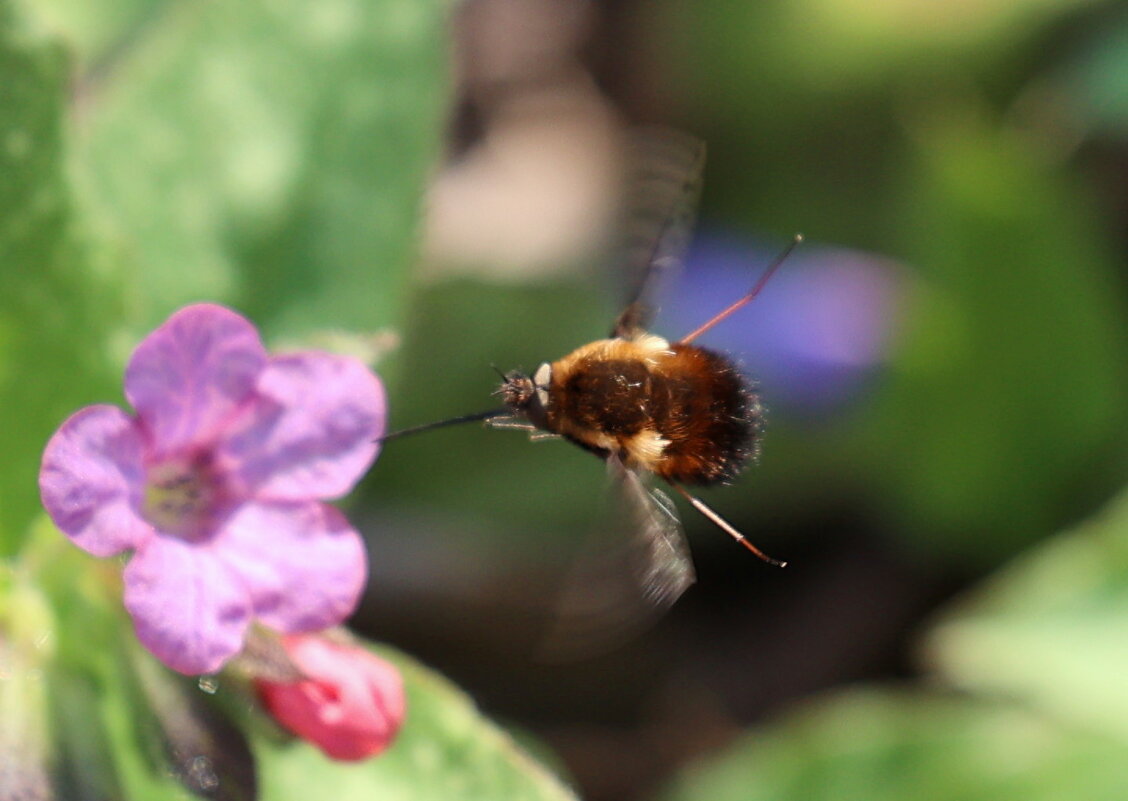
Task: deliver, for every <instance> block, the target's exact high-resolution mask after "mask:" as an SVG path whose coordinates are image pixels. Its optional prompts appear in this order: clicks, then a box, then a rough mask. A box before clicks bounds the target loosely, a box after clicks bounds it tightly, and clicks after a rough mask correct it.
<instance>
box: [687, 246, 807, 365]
mask: <svg viewBox="0 0 1128 801" xmlns="http://www.w3.org/2000/svg"><path fill="white" fill-rule="evenodd" d="M802 241H803V235H802V234H796V235H795V238H794V239H792V240H791V244H789V245H788V246H787V247H785V248H784V249H783V252H782V253H780V254H779V255H778V256H776V260H775V261H773V262H772V263H771V265H770V266H769V267H768V269H766V270H764V274H763V275H761V276H760V278H759V280H757V281H756V283H755V285H754V286H753V287H752V289H751V291H750V292H749V293H748V294H747V295H745V296H744V297H742V298H741V299H740V300H738V301H737V302H736V303H734V304H732V305H731V306H729V307H728V308H727V309H725V310H724V311H722V312H721V313H720V314H718V315H716V316H715V317H713V318H712V319H711V320H709V321H708V322H706V323H705V324H704V325H703V326H701V327H700V328H698V329H697V330H695V331H691V332H690V333H688V334H686V335H685V336H684V337H682V338H681V340H679V341H680V342H681V344H683V345H684V344H685V343H687V342H692V341H693V340H695V339H697V338H698V337H699V336H701V335H702V334H704V333H705V332H706V331H708V330H709V329H710V328H712V327H713V326H715V325H716V324H717V323H719V322H721V321H722V320H725V319H727V318H728V317H729V316H730V315H732V314H734V313H736V312H738V311H740V310H741V309H743V308H744V307H745V306H747V305H748V304H749V303H751V302H752V300H753V299H754V298H755V297H756V296H757V295H759V294H760V290H761V289H763V288H764V286H765V285H766V284H767V283H768V280H769V279H770V278H771V277H772V276H773V275H774V274H775V271H776V270H778V269H779V268H780V265H782V264H783V263H784V262H785V261H787V257H788V256H790V255H791V251H793V250H795V248H796V246H797V245H798V244H799V243H800V242H802Z"/></svg>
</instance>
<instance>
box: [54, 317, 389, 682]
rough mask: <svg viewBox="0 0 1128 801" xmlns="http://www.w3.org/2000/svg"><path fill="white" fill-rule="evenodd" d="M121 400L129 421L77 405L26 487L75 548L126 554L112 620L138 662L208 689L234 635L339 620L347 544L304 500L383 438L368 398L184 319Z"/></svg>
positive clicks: (145, 355) (294, 360) (361, 571)
mask: <svg viewBox="0 0 1128 801" xmlns="http://www.w3.org/2000/svg"><path fill="white" fill-rule="evenodd" d="M125 396H126V398H127V399H128V400H129V402H130V403H131V404H132V405H133V408H134V409H136V410H137V413H136V415H133V416H131V415H129V414H127V413H125V412H123V411H122V410H121V409H119V408H117V407H116V406H107V405H99V406H88V407H86V408H84V409H81V410H80V411H78V412H77V413H75V414H74V415H72V416H71V417H70V418H69V419H68V420H67V421H66V422H64V423H63V425H62V426H61V427H60V428H59V430H58V431H56V432H55V435H54V436H53V437H52V438H51V440H50V442H48V444H47V449H46V451H45V452H44V454H43V465H42V468H41V470H40V474H39V489H40V494H41V496H42V499H43V505H44V507H46V509H47V512H48V514H50V515H51V519H52V520H54V521H55V524H56V525H57V526H58V527H59V528H60V529H61V530H62V531H63V532H64V533H65V534H66V535H67V536H68V537H70V539H71V540H72V541H73V542H74V543H75V544H76V545H78V546H79V547H80V548H82V549H83V550H86V551H88V552H90V553H92V554H94V555H95V556H113V555H114V554H118V553H121V552H123V551H132V552H133V555H132V558H131V559H130V560H129V564H128V565H127V566H126V568H125V573H124V584H125V606H126V609H128V611H129V613H130V615H131V616H132V617H133V622H134V626H135V628H136V631H137V636H138V638H139V639H140V640H141V642H142V643H143V644H144V645H145V647H146V648H148V649H149V650H150V651H152V652H153V653H154V654H155V655H156V656H157V657H158V658H159V659H160V660H161V661H163V662H164V663H165V664H166V665H168V666H169V667H171V668H173V669H175V670H178V671H180V672H182V673H188V674H195V673H209V672H213V671H215V670H218V669H219V668H220V666H221V665H223V663H224V662H225V661H226V660H227V659H228V658H230V657H231V656H233V655H234V654H236V653H238V652H239V650H240V649H241V648H242V646H243V640H244V636H245V634H246V631H247V627H248V625H249V624H250V622H251V620H252V619H255V618H257V619H258V620H259V621H261V622H262V623H263V624H264V625H266V626H268V627H270V628H273V629H276V630H278V631H282V632H301V631H313V630H318V629H323V628H325V627H327V626H331V625H335V624H337V623H339V622H340V621H341V620H343V619H344V618H345V617H346V616H347V615H349V614H350V613H351V612H352V610H353V609H354V608H355V606H356V603H357V600H358V598H359V595H360V592H361V590H362V589H363V586H364V582H365V578H366V574H367V564H366V560H365V552H364V547H363V543H362V542H361V539H360V536H359V535H358V534H357V533H356V532H355V531H354V530H353V529H352V527H351V526H350V525H349V523H348V521H347V520H346V519H345V517H344V516H343V515H342V514H341V513H340V512H339V511H337V510H336V509H335V508H333V507H331V506H328V505H326V504H324V503H322V502H321V501H322V500H323V499H332V498H338V497H340V496H342V495H344V494H345V493H347V492H348V491H349V490H350V489H351V488H352V486H353V484H355V483H356V481H357V480H358V479H359V478H360V476H361V475H362V474H363V473H364V471H365V470H367V468H368V467H369V465H370V464H371V463H372V460H373V459H374V458H375V456H376V452H377V449H378V445H377V444H376V442H375V440H376V439H377V438H378V437H379V436H380V435H381V434H382V433H383V430H384V419H385V403H384V391H383V388H382V386H381V384H380V382H379V380H378V379H377V378H376V377H375V376H374V375H373V374H372V373H371V372H370V371H369V370H368V369H367V368H366V367H365V366H364V365H363V364H361V363H360V362H358V361H356V360H354V359H351V358H346V357H342V356H334V355H331V354H327V353H318V352H302V353H293V354H289V355H281V356H269V355H267V353H266V350H265V349H264V348H263V345H262V342H261V340H260V339H259V336H258V332H257V331H256V330H255V328H254V326H253V325H251V323H250V322H248V321H247V320H246V319H244V318H243V317H241V316H239V315H238V314H236V313H234V312H232V311H231V310H229V309H225V308H223V307H221V306H215V305H211V304H199V305H195V306H188V307H186V308H184V309H181V310H180V311H178V312H176V313H175V314H174V315H172V317H170V318H169V319H168V320H167V321H166V322H165V323H164V324H163V325H162V326H161V327H160V328H158V329H157V330H156V331H154V332H153V333H152V334H150V335H149V336H148V337H146V338H145V340H144V341H143V342H142V343H141V344H140V345H139V346H138V347H137V349H136V350H135V351H134V352H133V356H132V358H131V359H130V361H129V365H128V366H127V367H126V370H125Z"/></svg>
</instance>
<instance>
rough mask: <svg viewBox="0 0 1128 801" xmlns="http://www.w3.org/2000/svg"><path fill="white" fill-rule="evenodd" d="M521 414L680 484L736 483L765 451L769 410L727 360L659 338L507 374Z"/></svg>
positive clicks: (623, 342) (614, 342)
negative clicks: (761, 446) (525, 372)
mask: <svg viewBox="0 0 1128 801" xmlns="http://www.w3.org/2000/svg"><path fill="white" fill-rule="evenodd" d="M501 394H502V396H503V397H504V398H505V399H506V402H507V404H508V405H509V406H510V408H511V409H512V410H513V412H514V413H516V414H518V415H520V416H523V417H525V418H527V419H528V420H529V421H530V423H532V424H533V425H534V426H536V427H537V428H539V429H541V430H543V431H547V432H550V433H552V434H557V435H559V436H562V437H564V438H565V439H568V440H569V441H571V442H574V443H575V444H577V445H579V446H580V447H582V448H584V449H586V450H589V451H591V452H593V453H595V454H597V455H598V456H600V457H602V458H607V457H608V456H611V455H614V456H617V457H618V458H619V459H620V461H622V463H623V464H624V466H626V467H627V468H630V469H632V470H638V471H646V472H651V473H654V474H656V475H658V476H660V477H661V478H663V479H665V480H666V481H669V482H671V483H678V484H691V485H712V484H720V483H725V482H728V481H731V480H732V479H733V478H735V477H736V475H737V474H738V473H739V472H740V471H741V469H742V468H743V467H744V466H745V465H746V464H748V463H749V461H751V460H753V459H754V458H755V457H756V455H757V453H758V451H759V439H760V433H761V429H762V427H763V418H764V410H763V405H762V403H761V402H760V397H759V395H758V394H757V393H756V391H755V389H754V388H753V386H752V385H751V384H750V383H749V382H748V381H747V379H746V378H745V377H744V376H743V375H742V374H741V373H740V371H739V370H738V369H737V368H736V366H735V365H734V364H733V363H732V362H731V361H730V360H729V359H728V358H727V357H725V356H723V355H721V354H719V353H715V352H713V351H711V350H707V349H705V348H702V347H698V346H696V345H690V344H685V343H677V342H675V343H670V342H667V341H666V340H665V339H663V338H662V337H659V336H655V335H653V334H646V333H641V332H640V333H638V334H635V335H632V336H629V337H615V338H611V339H601V340H597V341H595V342H591V343H589V344H587V345H583V346H581V347H579V348H577V349H576V350H574V351H572V352H571V353H569V354H568V355H566V356H564V357H563V358H561V359H559V360H557V361H555V362H552V363H548V364H544V365H541V367H540V368H539V369H538V370H537V371H536V372H535V373H534V375H533V376H532V377H531V378H530V377H528V376H525V375H523V374H521V373H517V372H514V373H510V374H508V375H507V376H506V380H505V383H504V384H503V386H502V388H501Z"/></svg>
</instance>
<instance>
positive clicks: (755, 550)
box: [670, 484, 787, 567]
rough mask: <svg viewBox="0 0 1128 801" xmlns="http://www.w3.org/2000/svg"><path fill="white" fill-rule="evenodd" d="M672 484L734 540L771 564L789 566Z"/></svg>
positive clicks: (698, 500) (701, 501)
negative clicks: (769, 554) (765, 551)
mask: <svg viewBox="0 0 1128 801" xmlns="http://www.w3.org/2000/svg"><path fill="white" fill-rule="evenodd" d="M670 486H671V487H673V488H674V489H676V490H677V491H678V492H679V493H681V496H682V497H683V498H685V499H686V500H687V501H689V502H690V503H691V504H693V508H694V509H696V510H697V511H699V512H700V513H701V514H703V515H705V516H706V517H707V518H709V519H710V520H711V521H712V522H713V523H714V524H715V525H716V526H717V528H719V529H721V530H722V531H724V532H725V533H727V534H728V535H729V536H730V537H732V538H733V539H734V540H736V541H737V542H739V543H740V544H741V545H743V546H744V547H745V548H747V549H748V550H750V551H751V552H752V553H754V554H756V556H758V557H760V558H761V559H763V560H764V561H765V562H767V563H768V564H769V565H775V566H776V567H787V562H781V561H780V560H779V559H773V558H772V557H770V556H768V555H767V554H766V553H764V552H763V551H761V550H760V549H759V548H757V547H756V546H755V545H753V544H752V543H750V542H749V541H748V540H747V539H745V537H744V535H743V534H741V533H740V532H739V531H737V530H736V529H735V528H733V527H732V525H731V524H730V523H729V522H728V521H727V520H725V519H724V518H723V517H721V516H720V515H719V514H717V513H716V512H714V511H713V510H712V509H710V508H709V507H708V506H706V505H705V501H703V500H701V499H700V498H695V497H693V496H692V495H690V494H689V493H688V492H686V491H685V489H683V488H682V487H681V486H679V485H678V484H670Z"/></svg>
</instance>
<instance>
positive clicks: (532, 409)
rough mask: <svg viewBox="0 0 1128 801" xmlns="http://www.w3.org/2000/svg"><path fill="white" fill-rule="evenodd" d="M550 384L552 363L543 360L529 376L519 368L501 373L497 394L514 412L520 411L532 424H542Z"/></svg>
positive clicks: (547, 403) (548, 399)
mask: <svg viewBox="0 0 1128 801" xmlns="http://www.w3.org/2000/svg"><path fill="white" fill-rule="evenodd" d="M551 384H552V365H551V364H549V363H548V362H545V363H544V364H542V365H541V366H540V367H538V368H537V371H536V372H535V373H534V374H533V375H532V377H529V376H527V375H525V374H524V373H522V372H521V371H519V370H511V371H509V372H508V373H503V374H502V382H501V386H500V387H498V390H497V393H496V394H497V395H499V396H501V399H502V400H503V401H505V405H506V406H508V407H509V408H510V409H512V410H513V411H515V412H521V413H522V414H524V415H525V416H526V417H528V418H529V421H530V422H532V423H533V424H534V425H541V424H543V421H544V418H545V413H546V409H547V408H548V405H549V401H550V395H549V387H550V386H551Z"/></svg>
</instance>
